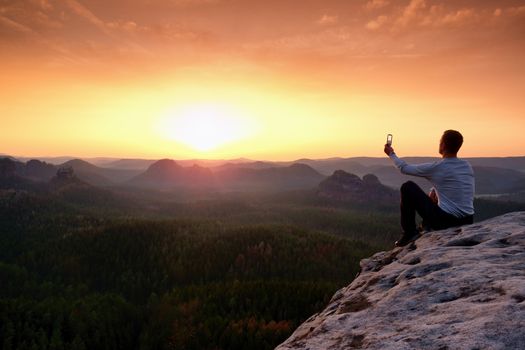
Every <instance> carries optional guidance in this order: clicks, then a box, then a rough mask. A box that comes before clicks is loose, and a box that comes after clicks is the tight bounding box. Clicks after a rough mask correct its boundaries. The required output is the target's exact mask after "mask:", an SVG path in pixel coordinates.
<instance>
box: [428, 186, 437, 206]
mask: <svg viewBox="0 0 525 350" xmlns="http://www.w3.org/2000/svg"><path fill="white" fill-rule="evenodd" d="M428 196H429V197H430V199H431V200H432V202H434V204H438V202H439V200H438V195H437V192H436V189H435V188H434V187H432V189H431V190H430V193H429V194H428Z"/></svg>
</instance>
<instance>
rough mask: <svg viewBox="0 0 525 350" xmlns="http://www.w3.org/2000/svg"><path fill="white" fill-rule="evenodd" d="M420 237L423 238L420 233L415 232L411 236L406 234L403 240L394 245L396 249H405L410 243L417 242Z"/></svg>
mask: <svg viewBox="0 0 525 350" xmlns="http://www.w3.org/2000/svg"><path fill="white" fill-rule="evenodd" d="M419 237H421V234H419V232H414V233H412V234H411V235H407V234H406V233H404V234H403V236H402V237H401V239H399V240H398V241H396V243H394V244H395V245H396V247H403V246H406V245H407V244H408V243H410V242H413V241H415V240H416V239H418V238H419Z"/></svg>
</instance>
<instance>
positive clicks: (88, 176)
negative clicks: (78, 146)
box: [61, 159, 114, 186]
mask: <svg viewBox="0 0 525 350" xmlns="http://www.w3.org/2000/svg"><path fill="white" fill-rule="evenodd" d="M61 166H62V167H71V168H73V170H74V171H75V174H76V176H77V177H78V178H79V179H81V180H83V181H85V182H87V183H89V184H91V185H95V186H109V185H112V184H113V183H114V182H113V181H112V180H110V178H108V177H107V176H105V175H104V174H103V169H102V168H99V167H97V166H95V165H93V164H91V163H88V162H86V161H84V160H82V159H73V160H69V161H67V162H65V163H63V164H61Z"/></svg>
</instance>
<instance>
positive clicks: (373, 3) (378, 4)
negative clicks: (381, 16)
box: [365, 0, 390, 11]
mask: <svg viewBox="0 0 525 350" xmlns="http://www.w3.org/2000/svg"><path fill="white" fill-rule="evenodd" d="M389 3H390V1H387V0H370V1H368V2H367V3H366V4H365V9H367V10H369V11H372V10H377V9H380V8H383V7H385V6H388V4H389Z"/></svg>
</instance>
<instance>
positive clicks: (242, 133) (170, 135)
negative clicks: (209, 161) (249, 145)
mask: <svg viewBox="0 0 525 350" xmlns="http://www.w3.org/2000/svg"><path fill="white" fill-rule="evenodd" d="M241 115H242V114H241V113H240V112H239V111H237V110H236V109H235V108H233V107H231V106H226V105H220V104H195V105H190V106H186V107H183V108H176V109H171V110H169V111H167V112H166V113H165V114H164V117H163V118H162V119H161V122H160V123H159V129H160V130H159V131H160V132H161V134H162V135H164V137H165V138H167V139H169V140H173V141H176V142H180V143H183V144H185V145H186V146H189V147H191V148H192V149H194V150H197V151H200V152H208V151H211V150H214V149H216V148H219V147H221V146H223V145H225V144H228V143H232V142H235V141H239V140H241V139H244V138H246V137H248V136H249V135H250V134H252V132H253V126H252V125H250V123H249V121H248V119H247V118H246V117H244V118H243V117H241Z"/></svg>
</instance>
